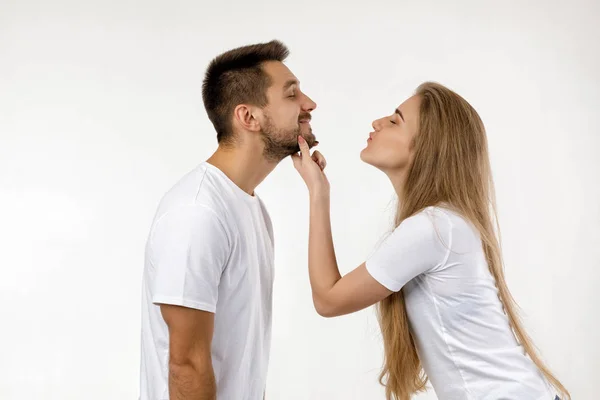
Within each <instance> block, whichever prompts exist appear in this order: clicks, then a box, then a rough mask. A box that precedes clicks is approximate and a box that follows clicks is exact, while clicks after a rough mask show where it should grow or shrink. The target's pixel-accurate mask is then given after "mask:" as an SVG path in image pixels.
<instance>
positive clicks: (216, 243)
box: [140, 162, 274, 400]
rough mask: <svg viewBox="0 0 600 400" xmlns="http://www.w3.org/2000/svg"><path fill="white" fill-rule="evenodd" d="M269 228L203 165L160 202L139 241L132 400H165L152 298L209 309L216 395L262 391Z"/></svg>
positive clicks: (256, 209) (257, 208)
mask: <svg viewBox="0 0 600 400" xmlns="http://www.w3.org/2000/svg"><path fill="white" fill-rule="evenodd" d="M273 244H274V242H273V228H272V225H271V220H270V218H269V215H268V213H267V211H266V209H265V207H264V204H263V203H262V201H261V200H260V199H259V197H258V196H256V194H255V195H254V196H251V195H249V194H247V193H246V192H244V191H243V190H241V189H240V188H239V187H238V186H237V185H235V184H234V183H233V182H232V181H231V180H230V179H229V178H228V177H227V176H226V175H225V174H224V173H223V172H222V171H221V170H219V169H218V168H216V167H215V166H213V165H211V164H209V163H207V162H203V163H202V164H200V165H199V166H198V167H197V168H196V169H194V170H193V171H191V172H190V173H188V174H187V175H186V176H185V177H183V178H182V179H181V180H180V181H179V182H178V183H177V184H176V185H175V186H174V187H173V188H172V189H171V190H170V191H169V192H168V193H167V194H166V195H165V196H164V198H163V199H162V201H161V202H160V205H159V207H158V211H157V213H156V215H155V217H154V221H153V223H152V228H151V231H150V235H149V237H148V241H147V244H146V254H145V266H144V277H143V292H142V346H141V373H140V400H166V399H169V390H168V361H169V332H168V327H167V325H166V323H165V321H164V320H163V318H162V315H161V312H160V307H159V305H158V304H173V305H179V306H184V307H189V308H194V309H198V310H204V311H209V312H211V313H214V314H215V322H214V334H213V340H212V348H211V355H212V363H213V369H214V373H215V378H216V383H217V398H218V399H223V400H229V399H235V400H258V399H262V398H263V394H264V390H265V384H266V376H267V365H268V361H269V349H270V342H271V310H272V288H273V273H274V270H273Z"/></svg>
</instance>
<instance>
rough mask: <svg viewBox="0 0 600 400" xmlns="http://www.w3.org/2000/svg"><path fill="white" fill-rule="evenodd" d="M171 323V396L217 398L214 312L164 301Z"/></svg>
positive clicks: (197, 399)
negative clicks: (213, 350)
mask: <svg viewBox="0 0 600 400" xmlns="http://www.w3.org/2000/svg"><path fill="white" fill-rule="evenodd" d="M160 311H161V313H162V316H163V318H164V320H165V322H166V323H167V326H168V327H169V396H170V399H171V400H215V399H216V398H217V385H216V382H215V375H214V372H213V367H212V359H211V355H210V348H211V343H212V336H213V329H214V314H213V313H210V312H207V311H201V310H195V309H192V308H186V307H180V306H173V305H167V304H161V305H160Z"/></svg>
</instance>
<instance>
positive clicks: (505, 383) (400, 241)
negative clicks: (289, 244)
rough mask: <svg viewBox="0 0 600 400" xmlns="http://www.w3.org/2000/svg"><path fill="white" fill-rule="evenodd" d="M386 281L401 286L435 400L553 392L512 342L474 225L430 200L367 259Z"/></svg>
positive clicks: (548, 399)
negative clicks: (429, 205) (435, 396)
mask: <svg viewBox="0 0 600 400" xmlns="http://www.w3.org/2000/svg"><path fill="white" fill-rule="evenodd" d="M366 267H367V270H368V271H369V273H370V274H371V275H372V276H373V278H375V279H376V280H377V281H378V282H380V283H381V284H382V285H383V286H385V287H386V288H388V289H390V290H392V291H399V290H400V289H402V288H403V292H404V296H405V302H406V310H407V314H408V319H409V323H410V327H411V329H412V331H413V333H414V338H415V341H416V347H417V352H418V354H419V358H420V359H421V362H422V364H423V369H424V370H425V372H426V373H427V376H428V377H429V379H430V381H431V384H432V385H433V388H434V390H435V392H436V394H437V396H438V398H439V399H440V400H449V399H452V400H459V399H460V400H462V399H469V400H471V399H472V400H485V399H490V400H491V399H493V400H499V399H532V400H533V399H543V400H551V399H554V396H553V394H552V393H551V392H550V389H549V386H548V385H547V383H546V381H545V379H544V377H543V375H542V374H541V372H540V371H539V369H538V368H537V367H536V365H535V364H534V363H533V361H531V359H530V358H529V357H528V356H527V355H526V354H525V353H524V350H523V348H522V346H520V345H519V343H518V342H517V341H516V339H515V336H514V335H513V332H512V330H511V327H510V325H509V322H508V317H507V316H506V314H505V313H504V311H503V307H502V303H501V301H500V299H499V297H498V290H497V288H496V285H495V281H494V277H493V276H492V275H491V273H490V271H489V268H488V264H487V262H486V259H485V255H484V252H483V247H482V244H481V239H480V236H479V233H478V231H477V230H476V229H475V228H474V227H473V226H472V225H471V224H470V223H469V222H467V220H466V219H464V218H463V217H461V216H460V215H458V214H457V213H454V212H452V211H449V210H447V209H445V208H441V207H429V208H426V209H425V210H423V211H421V212H420V213H418V214H416V215H414V216H412V217H410V218H407V219H406V220H404V221H403V222H402V223H401V224H400V225H399V226H398V227H397V228H396V229H395V230H394V232H393V233H392V234H391V235H390V236H389V237H388V238H386V240H385V241H384V242H383V243H382V245H381V247H380V248H379V249H377V251H376V252H375V253H374V254H373V255H372V256H371V257H370V258H369V259H368V260H367V262H366Z"/></svg>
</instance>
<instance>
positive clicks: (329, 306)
mask: <svg viewBox="0 0 600 400" xmlns="http://www.w3.org/2000/svg"><path fill="white" fill-rule="evenodd" d="M299 145H300V149H301V152H302V155H301V156H298V155H294V156H292V160H293V162H294V167H295V168H296V169H297V170H298V172H299V173H300V175H301V176H302V178H303V179H304V181H305V183H306V185H307V187H308V190H309V196H310V226H309V240H308V271H309V276H310V285H311V288H312V293H313V302H314V305H315V309H316V310H317V312H318V313H319V314H320V315H322V316H324V317H334V316H338V315H344V314H349V313H352V312H355V311H359V310H361V309H363V308H365V307H368V306H370V305H372V304H375V303H377V302H379V301H381V300H383V299H384V298H386V297H387V296H389V295H390V294H392V293H393V292H392V291H391V290H389V289H387V288H386V287H385V286H383V285H382V284H380V283H379V282H377V281H376V280H375V279H374V278H373V277H372V276H371V275H370V274H369V272H368V271H367V269H366V267H365V263H363V264H361V265H360V266H359V267H358V268H356V269H354V270H353V271H352V272H350V273H349V274H347V275H345V276H344V277H342V276H341V275H340V271H339V269H338V265H337V261H336V257H335V251H334V248H333V238H332V234H331V218H330V200H329V182H328V181H327V177H326V176H325V174H324V173H323V170H322V168H324V167H325V165H326V164H325V158H324V157H323V156H322V155H321V154H320V153H319V152H317V151H315V152H314V154H313V156H312V158H311V156H310V153H309V149H308V145H307V144H306V142H304V141H303V140H301V139H299ZM320 166H322V168H320Z"/></svg>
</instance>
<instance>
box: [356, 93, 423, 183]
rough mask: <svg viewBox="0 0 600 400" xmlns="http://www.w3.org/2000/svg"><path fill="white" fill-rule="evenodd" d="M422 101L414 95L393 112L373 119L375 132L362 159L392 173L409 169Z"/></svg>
mask: <svg viewBox="0 0 600 400" xmlns="http://www.w3.org/2000/svg"><path fill="white" fill-rule="evenodd" d="M420 104H421V99H420V98H419V97H418V96H413V97H411V98H409V99H408V100H406V101H405V102H404V103H402V104H400V106H399V107H398V108H396V109H395V110H394V112H393V113H392V114H391V115H389V116H386V117H383V118H379V119H377V120H375V121H373V124H372V125H373V129H374V131H373V132H371V133H370V134H369V139H368V140H367V147H365V148H364V149H363V151H361V153H360V159H361V160H363V161H364V162H366V163H367V164H370V165H372V166H374V167H376V168H378V169H380V170H382V171H384V172H386V173H388V174H389V173H396V172H400V171H403V170H406V169H407V168H408V166H409V165H410V163H411V161H412V146H411V143H412V141H413V138H414V137H415V135H416V134H417V131H418V128H419V107H420Z"/></svg>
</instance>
